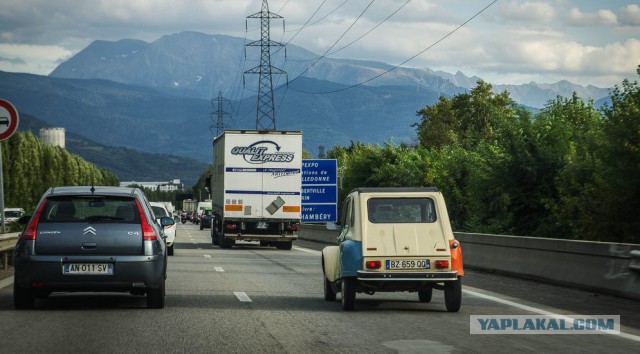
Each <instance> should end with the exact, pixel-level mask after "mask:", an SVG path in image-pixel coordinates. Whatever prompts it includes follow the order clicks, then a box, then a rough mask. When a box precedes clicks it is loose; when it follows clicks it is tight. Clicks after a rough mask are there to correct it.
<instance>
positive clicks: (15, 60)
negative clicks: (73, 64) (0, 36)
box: [0, 43, 72, 75]
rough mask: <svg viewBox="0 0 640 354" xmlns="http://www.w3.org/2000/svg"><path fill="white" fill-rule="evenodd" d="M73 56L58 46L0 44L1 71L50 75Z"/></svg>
mask: <svg viewBox="0 0 640 354" xmlns="http://www.w3.org/2000/svg"><path fill="white" fill-rule="evenodd" d="M71 54H72V53H71V51H69V50H67V49H65V48H62V47H58V46H37V45H23V44H6V43H0V70H3V71H10V72H26V73H33V74H39V75H48V74H49V73H50V72H51V71H53V69H55V67H56V66H57V65H58V64H59V63H60V61H62V60H64V59H68V58H69V57H70V56H71Z"/></svg>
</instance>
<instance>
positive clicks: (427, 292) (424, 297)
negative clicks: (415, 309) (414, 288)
mask: <svg viewBox="0 0 640 354" xmlns="http://www.w3.org/2000/svg"><path fill="white" fill-rule="evenodd" d="M431 296H433V288H426V289H422V290H418V300H420V302H431Z"/></svg>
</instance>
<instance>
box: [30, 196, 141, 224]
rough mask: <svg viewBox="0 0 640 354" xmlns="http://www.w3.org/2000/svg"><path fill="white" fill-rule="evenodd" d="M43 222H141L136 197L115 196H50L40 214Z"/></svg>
mask: <svg viewBox="0 0 640 354" xmlns="http://www.w3.org/2000/svg"><path fill="white" fill-rule="evenodd" d="M39 221H40V222H43V223H58V222H59V223H68V222H111V223H140V213H139V212H138V208H137V206H136V202H135V199H133V198H127V197H115V196H91V197H86V196H77V197H75V196H72V197H69V196H65V197H54V198H49V199H48V200H47V202H46V204H45V206H44V209H43V211H42V214H41V215H40V219H39Z"/></svg>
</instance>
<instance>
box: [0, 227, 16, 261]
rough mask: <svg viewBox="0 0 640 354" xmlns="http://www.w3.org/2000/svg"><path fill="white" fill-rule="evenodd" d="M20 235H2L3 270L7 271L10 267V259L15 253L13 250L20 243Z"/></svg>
mask: <svg viewBox="0 0 640 354" xmlns="http://www.w3.org/2000/svg"><path fill="white" fill-rule="evenodd" d="M19 235H20V233H19V232H15V233H11V234H0V267H2V268H1V269H7V267H8V266H9V258H10V257H11V253H12V252H13V248H14V247H15V246H16V242H18V237H19Z"/></svg>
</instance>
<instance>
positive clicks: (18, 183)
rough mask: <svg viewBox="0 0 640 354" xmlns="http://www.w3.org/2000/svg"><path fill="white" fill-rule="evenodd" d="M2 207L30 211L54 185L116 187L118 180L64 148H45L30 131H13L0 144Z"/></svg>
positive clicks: (108, 172) (47, 146)
mask: <svg viewBox="0 0 640 354" xmlns="http://www.w3.org/2000/svg"><path fill="white" fill-rule="evenodd" d="M2 166H3V178H4V204H5V206H6V207H20V208H24V209H25V210H26V211H30V210H33V209H34V208H35V205H36V203H37V202H38V200H40V197H41V196H42V194H43V193H44V192H45V191H46V190H47V189H48V188H49V187H55V186H80V185H88V186H90V185H92V184H93V185H96V186H97V185H107V186H117V185H118V178H117V177H116V176H115V175H114V174H113V173H112V172H111V171H109V170H105V169H101V168H97V167H96V166H95V165H93V164H91V163H89V162H87V161H85V160H83V159H82V158H81V157H79V156H78V155H74V154H71V153H69V152H67V151H66V150H65V149H62V148H60V147H54V146H50V145H45V144H42V143H41V142H40V140H38V139H37V138H36V137H35V136H34V135H33V134H32V133H31V132H17V133H16V134H14V135H13V136H12V137H11V138H9V139H8V140H6V141H3V142H2Z"/></svg>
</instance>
